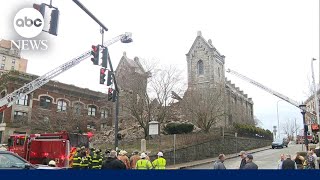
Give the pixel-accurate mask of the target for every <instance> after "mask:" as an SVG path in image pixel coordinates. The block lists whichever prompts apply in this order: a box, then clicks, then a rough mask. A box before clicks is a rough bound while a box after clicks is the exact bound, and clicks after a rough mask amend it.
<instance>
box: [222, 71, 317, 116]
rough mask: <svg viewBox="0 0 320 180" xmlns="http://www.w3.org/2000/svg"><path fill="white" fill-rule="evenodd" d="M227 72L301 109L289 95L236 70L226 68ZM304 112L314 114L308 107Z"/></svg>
mask: <svg viewBox="0 0 320 180" xmlns="http://www.w3.org/2000/svg"><path fill="white" fill-rule="evenodd" d="M227 72H228V73H230V74H233V75H235V76H237V77H239V78H241V79H243V80H245V81H248V82H249V83H251V84H253V85H255V86H257V87H259V88H260V89H263V90H265V91H267V92H268V93H270V94H272V95H274V96H277V97H278V98H280V99H282V100H284V101H286V102H288V103H290V104H292V105H294V106H295V107H297V108H299V109H301V108H300V106H299V105H300V104H299V103H298V102H297V101H295V100H292V99H290V98H289V97H287V96H285V95H283V94H281V93H278V92H276V91H274V90H272V89H270V88H268V87H266V86H264V85H262V84H260V83H258V82H256V81H254V80H252V79H250V78H248V77H246V76H244V75H242V74H240V73H238V72H236V71H234V70H231V69H228V70H227ZM306 112H307V113H308V114H309V115H312V116H314V117H315V116H316V115H315V114H314V113H313V112H310V111H309V110H308V109H307V110H306Z"/></svg>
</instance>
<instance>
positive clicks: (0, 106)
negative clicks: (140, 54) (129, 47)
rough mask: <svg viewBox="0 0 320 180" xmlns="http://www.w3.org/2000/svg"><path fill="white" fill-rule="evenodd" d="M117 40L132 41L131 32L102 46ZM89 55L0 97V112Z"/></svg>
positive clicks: (67, 63) (85, 54) (89, 52)
mask: <svg viewBox="0 0 320 180" xmlns="http://www.w3.org/2000/svg"><path fill="white" fill-rule="evenodd" d="M118 41H121V42H122V43H128V42H131V41H132V34H131V33H127V32H126V33H125V34H121V35H119V36H116V37H114V38H112V39H110V40H108V41H106V42H104V46H105V47H107V46H110V45H112V44H114V43H116V42H118ZM90 56H91V51H87V52H85V53H83V54H81V55H80V56H78V57H76V58H74V59H72V60H70V61H68V62H66V63H64V64H62V65H60V66H59V67H57V68H55V69H53V70H51V71H49V72H48V73H46V74H44V75H43V76H40V77H38V78H37V79H35V80H33V81H31V82H29V83H28V84H26V85H24V86H22V87H21V88H19V89H17V90H15V91H13V92H12V93H10V94H7V95H6V96H5V97H3V98H2V99H0V112H3V111H4V110H5V109H6V108H8V107H10V106H12V104H13V103H14V102H16V101H17V100H19V99H20V98H22V97H24V96H25V95H27V94H29V93H31V92H33V91H35V90H36V89H38V88H40V87H41V86H43V85H45V84H46V83H48V82H49V81H50V80H51V79H53V78H54V77H56V76H58V75H60V74H61V73H63V72H65V71H67V70H69V69H70V68H72V67H74V66H76V65H77V64H79V63H80V62H81V61H83V60H85V59H86V58H88V57H90Z"/></svg>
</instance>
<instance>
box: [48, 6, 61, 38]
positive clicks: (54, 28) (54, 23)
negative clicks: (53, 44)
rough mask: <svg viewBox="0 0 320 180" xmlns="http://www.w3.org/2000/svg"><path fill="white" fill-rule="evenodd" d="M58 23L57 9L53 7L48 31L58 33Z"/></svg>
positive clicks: (53, 33)
mask: <svg viewBox="0 0 320 180" xmlns="http://www.w3.org/2000/svg"><path fill="white" fill-rule="evenodd" d="M58 24H59V10H58V9H54V10H52V12H51V20H50V28H49V33H50V34H52V35H55V36H57V35H58Z"/></svg>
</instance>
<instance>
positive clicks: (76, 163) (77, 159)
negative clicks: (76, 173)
mask: <svg viewBox="0 0 320 180" xmlns="http://www.w3.org/2000/svg"><path fill="white" fill-rule="evenodd" d="M81 161H82V158H81V156H80V155H79V153H76V154H75V155H74V156H73V158H72V169H80V167H81Z"/></svg>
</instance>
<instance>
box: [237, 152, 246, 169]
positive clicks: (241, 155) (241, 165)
mask: <svg viewBox="0 0 320 180" xmlns="http://www.w3.org/2000/svg"><path fill="white" fill-rule="evenodd" d="M246 154H247V153H246V152H245V151H241V152H240V154H239V156H240V157H241V163H240V168H239V169H243V168H244V166H245V165H246Z"/></svg>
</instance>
